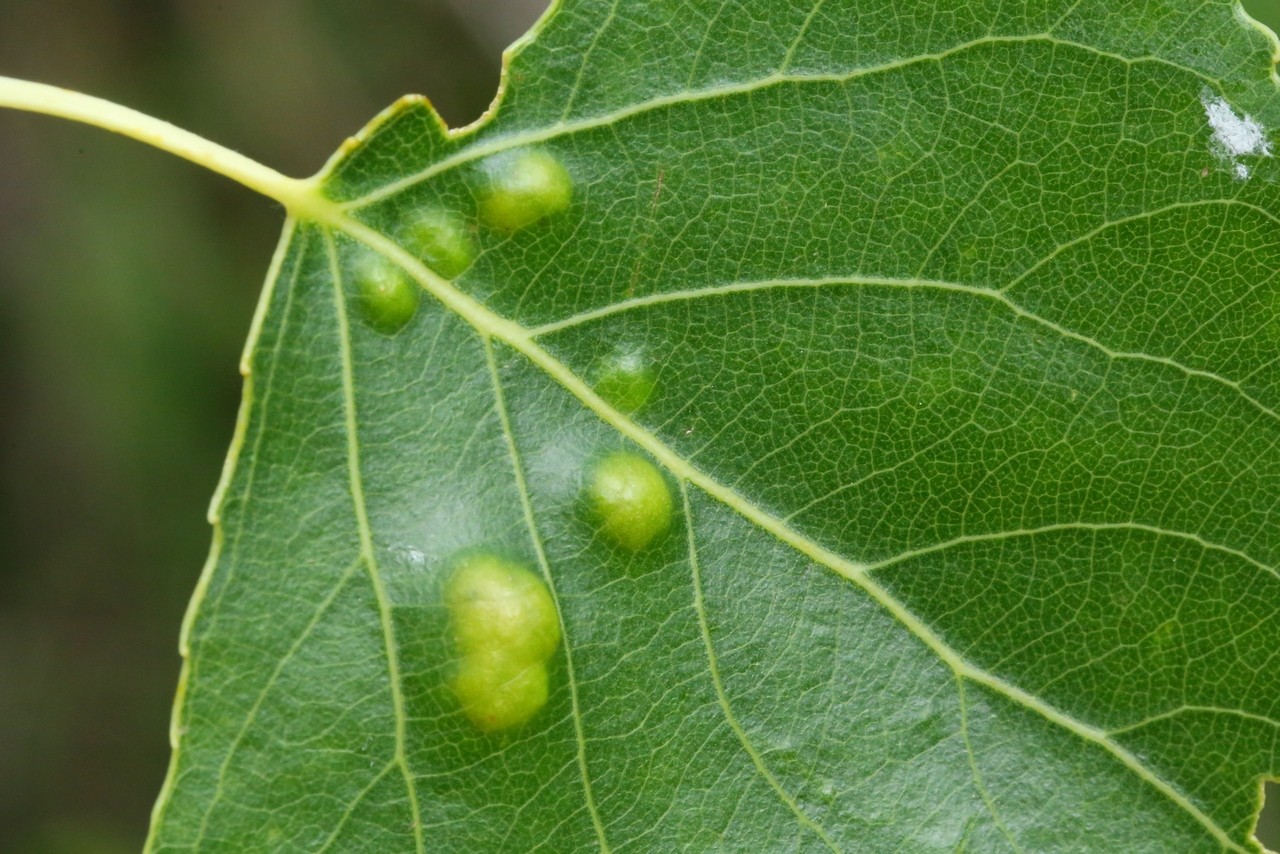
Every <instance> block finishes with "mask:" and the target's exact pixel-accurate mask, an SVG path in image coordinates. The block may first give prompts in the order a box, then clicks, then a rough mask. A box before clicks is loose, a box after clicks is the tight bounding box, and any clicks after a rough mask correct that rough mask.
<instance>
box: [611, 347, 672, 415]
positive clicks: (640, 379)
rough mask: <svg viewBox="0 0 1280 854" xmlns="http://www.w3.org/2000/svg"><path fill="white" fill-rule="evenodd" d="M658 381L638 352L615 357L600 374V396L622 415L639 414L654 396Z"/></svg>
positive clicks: (620, 354) (619, 354)
mask: <svg viewBox="0 0 1280 854" xmlns="http://www.w3.org/2000/svg"><path fill="white" fill-rule="evenodd" d="M657 384H658V379H657V377H656V376H654V372H653V369H652V368H651V367H650V365H649V363H648V361H647V360H646V359H645V358H644V356H643V355H641V354H640V353H638V352H620V353H615V354H614V355H613V356H612V357H610V358H609V359H606V360H605V361H604V362H602V363H601V365H600V367H599V368H598V369H597V372H596V381H595V390H596V394H598V395H600V397H602V398H604V400H605V402H606V403H608V404H609V405H610V406H612V407H613V408H614V409H617V410H618V411H620V412H624V413H628V414H630V413H632V412H636V411H638V410H639V409H640V408H641V407H642V406H644V405H645V403H647V402H648V400H649V397H650V396H651V395H652V394H653V390H654V388H655V387H656V386H657Z"/></svg>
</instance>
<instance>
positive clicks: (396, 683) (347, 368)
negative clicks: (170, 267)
mask: <svg viewBox="0 0 1280 854" xmlns="http://www.w3.org/2000/svg"><path fill="white" fill-rule="evenodd" d="M324 238H325V248H326V250H327V251H328V255H329V272H330V275H331V277H332V279H333V303H334V313H335V315H336V317H337V321H338V340H339V347H340V349H341V351H342V397H343V405H344V406H343V408H344V411H345V412H344V414H345V416H346V434H347V473H348V480H349V482H350V485H351V500H352V504H353V506H354V510H355V515H356V527H357V529H358V531H359V536H360V557H361V558H362V560H363V561H364V565H365V569H366V570H367V571H368V574H369V581H370V583H371V584H372V586H373V592H374V596H375V597H376V598H377V601H378V617H379V619H380V621H381V623H382V641H383V645H384V646H385V647H386V650H387V671H388V680H389V681H390V683H391V704H392V708H393V711H394V713H395V724H396V749H395V762H396V764H397V765H399V766H400V774H401V776H402V777H403V778H404V784H405V789H406V791H407V793H408V797H409V809H410V810H411V812H412V814H413V841H414V847H415V848H416V850H417V852H418V854H425V850H426V849H425V847H424V843H423V838H422V813H421V810H420V808H419V806H418V790H417V784H416V783H415V782H414V779H413V771H412V770H411V769H410V768H409V758H408V755H407V754H406V752H405V744H406V742H407V738H406V716H405V708H404V693H403V689H402V681H401V675H400V652H399V647H398V646H397V644H396V636H395V627H394V626H393V625H392V623H391V603H390V600H389V599H388V597H387V591H386V587H385V586H384V585H383V583H382V573H381V572H380V571H379V569H378V563H377V559H376V558H375V556H374V553H373V537H372V534H371V530H370V527H369V514H368V510H367V507H366V505H365V499H364V484H363V480H362V477H361V474H360V440H359V435H358V434H357V432H356V430H357V419H356V394H355V367H354V365H353V363H352V358H351V331H350V326H349V325H348V323H347V309H346V296H345V293H344V288H343V285H342V272H341V267H340V265H339V264H338V250H337V247H336V246H335V245H334V240H333V236H332V235H331V234H329V233H328V232H327V231H326V232H325V235H324Z"/></svg>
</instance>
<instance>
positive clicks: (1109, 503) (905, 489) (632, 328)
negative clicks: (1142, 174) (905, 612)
mask: <svg viewBox="0 0 1280 854" xmlns="http://www.w3.org/2000/svg"><path fill="white" fill-rule="evenodd" d="M623 335H625V336H626V337H627V338H628V339H629V340H635V341H639V342H642V344H643V346H644V348H645V350H646V351H647V352H651V353H662V354H664V355H663V358H662V373H661V374H660V375H659V381H660V383H661V387H662V388H663V393H662V394H660V395H657V396H655V397H654V399H653V400H652V401H651V402H650V403H649V405H648V406H647V407H646V409H645V410H644V411H643V412H642V413H640V415H638V416H637V417H638V418H639V419H640V421H641V422H642V423H643V424H644V425H645V426H646V427H647V428H649V429H651V430H652V431H653V432H654V433H656V434H657V435H659V436H660V437H661V438H662V440H663V441H664V442H665V443H667V444H668V445H670V446H671V447H673V448H675V449H676V450H677V451H678V453H679V454H680V455H681V456H682V457H683V458H685V459H687V460H689V461H690V463H691V464H692V465H694V466H697V467H698V468H700V469H702V470H704V471H712V472H716V479H717V480H718V481H719V482H720V483H722V484H724V485H726V486H728V487H730V488H732V489H733V490H734V491H735V492H736V493H738V494H739V495H741V496H742V497H743V498H744V499H745V500H747V501H749V502H751V503H753V504H756V505H758V506H760V507H762V508H764V509H766V510H767V511H768V512H769V513H771V514H772V515H774V516H775V517H777V518H779V519H781V520H783V521H784V522H785V523H786V524H788V525H790V526H791V527H793V528H795V529H796V530H798V531H801V532H803V533H804V535H805V536H807V537H809V538H811V539H813V540H815V541H817V542H819V543H821V544H822V545H823V546H825V547H827V548H829V549H832V550H834V551H837V552H839V553H841V554H844V555H847V556H849V557H851V558H853V559H855V560H865V561H876V560H881V559H885V558H889V557H892V556H894V555H897V554H900V553H901V552H902V551H904V550H910V549H918V548H926V547H930V546H934V545H937V544H943V543H947V542H949V541H952V540H955V539H957V538H961V537H971V536H982V535H992V534H999V533H1003V532H1008V531H1019V530H1027V529H1039V528H1043V527H1046V526H1053V525H1073V524H1106V523H1117V522H1131V523H1139V524H1146V525H1149V526H1153V527H1157V528H1166V529H1169V530H1171V531H1173V532H1174V533H1184V534H1187V535H1193V536H1200V537H1203V538H1204V539H1205V540H1207V541H1209V542H1213V543H1219V544H1222V545H1225V546H1227V547H1230V548H1236V549H1241V550H1244V551H1246V552H1247V553H1248V554H1249V555H1250V556H1251V557H1252V558H1253V559H1254V560H1255V561H1258V562H1260V563H1262V564H1265V565H1268V566H1269V565H1272V564H1273V563H1274V562H1275V561H1276V560H1277V557H1278V554H1277V550H1278V549H1280V543H1278V542H1277V541H1276V540H1275V539H1274V537H1273V536H1272V534H1271V531H1270V525H1271V523H1272V522H1273V520H1274V518H1275V517H1274V512H1275V511H1274V509H1273V501H1272V496H1274V495H1275V494H1276V493H1277V490H1280V460H1276V459H1274V458H1273V456H1272V455H1269V454H1263V455H1261V456H1259V454H1258V453H1257V452H1256V450H1255V449H1254V446H1253V445H1251V444H1249V443H1244V442H1242V441H1241V437H1243V436H1248V437H1251V438H1252V439H1254V440H1256V441H1257V442H1259V443H1260V445H1261V446H1263V447H1274V446H1275V445H1276V443H1278V442H1280V422H1278V421H1277V419H1276V417H1275V415H1274V414H1272V413H1270V412H1267V411H1264V410H1263V409H1261V408H1260V407H1259V406H1258V405H1257V404H1256V403H1253V402H1251V401H1250V400H1249V399H1247V398H1245V397H1244V396H1242V395H1241V394H1240V392H1238V391H1236V390H1234V389H1233V388H1231V387H1229V386H1227V385H1226V384H1224V383H1223V382H1222V381H1220V380H1217V379H1211V378H1208V377H1205V376H1201V375H1197V374H1192V373H1189V372H1188V371H1187V370H1185V369H1181V368H1178V367H1175V366H1172V365H1170V364H1167V363H1165V362H1163V361H1159V360H1156V359H1153V358H1150V357H1145V356H1141V355H1135V356H1130V357H1124V358H1120V357H1117V356H1115V355H1113V354H1111V353H1108V352H1106V351H1104V350H1102V349H1100V348H1099V347H1098V346H1097V345H1096V344H1095V343H1092V342H1089V341H1085V340H1080V339H1079V338H1077V337H1074V336H1070V335H1064V334H1062V333H1061V332H1060V331H1058V330H1055V329H1054V328H1053V327H1051V326H1048V325H1046V324H1045V323H1044V322H1043V321H1041V320H1040V319H1038V318H1036V317H1033V316H1025V315H1022V314H1019V313H1017V312H1015V311H1013V310H1011V309H1010V308H1009V307H1008V306H1007V305H1006V304H1005V303H1004V302H1002V301H1000V300H999V299H996V298H993V297H991V296H990V295H986V294H983V293H980V292H979V293H972V292H965V291H956V290H953V289H948V288H939V287H933V286H919V287H917V286H899V285H881V284H866V283H859V282H850V283H848V284H841V285H822V286H810V285H803V286H797V287H766V288H763V289H761V290H756V291H752V292H748V293H726V294H715V293H707V294H705V295H695V296H692V297H690V298H687V299H679V300H675V301H671V302H666V303H658V304H653V305H650V306H647V307H636V308H633V309H632V310H629V311H625V312H621V313H618V314H616V315H613V316H611V317H608V318H605V319H602V320H597V321H594V322H592V323H591V324H588V325H586V326H583V327H579V328H576V329H572V330H568V331H566V332H562V333H560V334H559V335H558V336H556V337H555V338H553V339H551V340H550V342H549V345H550V346H551V347H552V349H553V351H554V352H556V353H557V354H559V355H560V356H561V357H562V358H563V359H564V360H565V361H566V362H568V363H569V364H571V365H583V366H584V368H585V366H586V365H588V364H589V362H588V361H587V360H588V359H589V358H590V357H591V356H592V354H594V353H596V352H598V351H599V350H600V348H602V347H604V346H608V342H610V341H612V340H615V339H617V338H618V337H620V336H623ZM757 354H758V355H757ZM676 378H678V381H677V379H676ZM1210 509H1212V510H1210Z"/></svg>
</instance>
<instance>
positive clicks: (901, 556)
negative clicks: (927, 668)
mask: <svg viewBox="0 0 1280 854" xmlns="http://www.w3.org/2000/svg"><path fill="white" fill-rule="evenodd" d="M1058 531H1141V532H1142V533H1146V534H1152V535H1154V536H1158V537H1172V538H1175V539H1179V540H1186V541H1187V542H1191V543H1195V544H1196V545H1197V546H1199V547H1200V548H1202V549H1205V550H1206V551H1213V552H1218V553H1220V554H1225V555H1230V556H1231V557H1234V558H1238V559H1239V560H1242V561H1244V562H1245V563H1248V564H1250V565H1252V566H1255V567H1257V568H1258V569H1260V570H1262V571H1263V572H1267V573H1270V574H1271V575H1273V576H1275V577H1276V578H1277V579H1280V569H1277V568H1276V567H1274V566H1270V565H1268V564H1266V563H1263V562H1262V561H1260V560H1258V559H1257V558H1255V557H1251V556H1250V555H1248V554H1246V553H1245V552H1242V551H1240V550H1239V549H1233V548H1231V547H1230V546H1224V545H1222V544H1220V543H1214V542H1211V541H1209V540H1206V539H1205V538H1204V537H1201V536H1199V535H1198V534H1192V533H1189V532H1187V531H1178V530H1174V529H1172V528H1161V527H1160V526H1158V525H1146V524H1143V523H1141V522H1059V523H1055V524H1052V525H1042V526H1040V527H1038V528H1019V529H1012V530H1006V531H990V532H986V533H982V534H966V535H965V536H962V537H956V538H954V539H950V540H945V541H943V542H940V543H934V544H932V545H928V546H923V547H921V548H918V549H911V550H909V551H904V552H899V553H898V554H896V555H893V556H892V557H887V558H884V559H883V560H878V561H876V562H875V563H871V564H868V565H867V567H866V571H867V572H869V573H871V572H878V571H879V570H882V569H884V568H886V567H889V566H893V565H894V564H895V563H902V562H903V561H907V560H912V559H913V558H917V557H921V556H923V555H927V554H933V553H935V552H941V551H946V550H947V549H951V548H955V547H956V546H961V545H965V544H967V543H981V542H990V541H992V540H1012V539H1015V538H1017V537H1034V536H1037V535H1039V534H1051V533H1054V532H1058Z"/></svg>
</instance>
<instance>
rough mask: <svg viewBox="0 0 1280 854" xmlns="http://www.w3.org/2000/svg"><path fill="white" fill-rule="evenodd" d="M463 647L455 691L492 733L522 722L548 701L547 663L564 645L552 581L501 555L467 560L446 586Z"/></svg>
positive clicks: (457, 640)
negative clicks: (549, 588)
mask: <svg viewBox="0 0 1280 854" xmlns="http://www.w3.org/2000/svg"><path fill="white" fill-rule="evenodd" d="M444 601H445V605H446V607H447V608H448V609H449V622H450V627H451V629H452V632H453V640H454V643H455V645H456V646H457V649H458V652H459V660H458V669H457V672H456V675H455V676H454V680H453V690H454V694H455V695H456V696H457V698H458V702H459V703H460V704H461V705H462V708H463V711H465V712H466V714H467V717H468V718H470V719H471V722H472V723H473V724H475V725H476V727H478V728H479V729H482V730H485V731H486V732H489V731H494V730H499V729H506V728H508V727H512V726H516V725H517V724H521V723H524V722H525V721H527V720H528V719H529V718H531V717H533V715H534V714H536V713H537V711H538V710H539V709H541V708H542V707H543V706H544V705H545V704H546V702H547V670H546V662H547V660H548V659H550V658H551V656H552V654H554V652H555V650H556V647H557V646H558V645H559V643H560V620H559V617H558V615H557V613H556V607H555V603H554V602H553V601H552V600H551V595H550V593H548V591H547V588H546V585H544V584H543V583H542V580H541V579H540V578H538V577H537V576H536V575H534V574H533V573H532V572H530V571H529V570H528V569H525V568H524V567H522V566H520V565H519V564H517V563H514V562H512V561H509V560H506V559H504V558H501V557H498V556H497V555H494V554H490V553H486V552H478V553H474V554H469V555H467V556H465V557H463V558H462V559H461V560H460V561H459V562H458V563H457V565H456V567H455V569H454V571H453V574H452V575H451V576H450V578H449V580H448V581H447V582H446V584H445V588H444Z"/></svg>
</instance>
